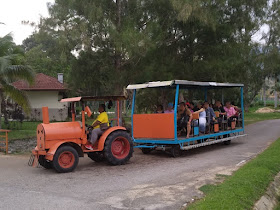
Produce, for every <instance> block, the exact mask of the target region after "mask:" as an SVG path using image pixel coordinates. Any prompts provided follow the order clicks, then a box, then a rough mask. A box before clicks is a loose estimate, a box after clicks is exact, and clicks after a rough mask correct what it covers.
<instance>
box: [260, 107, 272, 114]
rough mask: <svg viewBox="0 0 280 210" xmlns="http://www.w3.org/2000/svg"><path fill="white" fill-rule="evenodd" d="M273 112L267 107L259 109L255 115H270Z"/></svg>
mask: <svg viewBox="0 0 280 210" xmlns="http://www.w3.org/2000/svg"><path fill="white" fill-rule="evenodd" d="M272 112H275V109H271V108H269V107H263V108H259V109H258V110H257V111H256V113H272Z"/></svg>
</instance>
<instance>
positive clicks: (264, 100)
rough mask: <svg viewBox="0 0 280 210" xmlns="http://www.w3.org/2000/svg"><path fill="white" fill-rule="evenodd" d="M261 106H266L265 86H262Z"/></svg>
mask: <svg viewBox="0 0 280 210" xmlns="http://www.w3.org/2000/svg"><path fill="white" fill-rule="evenodd" d="M263 105H264V106H266V89H265V84H264V86H263Z"/></svg>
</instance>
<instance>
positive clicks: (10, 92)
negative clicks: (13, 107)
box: [0, 78, 30, 114]
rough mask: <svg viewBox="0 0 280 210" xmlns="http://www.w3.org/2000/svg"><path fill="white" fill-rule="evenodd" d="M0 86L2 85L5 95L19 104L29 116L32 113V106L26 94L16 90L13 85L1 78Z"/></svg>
mask: <svg viewBox="0 0 280 210" xmlns="http://www.w3.org/2000/svg"><path fill="white" fill-rule="evenodd" d="M0 84H1V85H2V89H3V91H4V93H5V95H7V96H9V97H10V98H12V99H13V100H14V101H15V102H17V103H18V104H19V105H20V106H21V107H22V108H23V110H24V111H25V112H26V113H27V114H29V113H30V104H29V100H28V97H27V96H26V94H25V92H23V91H20V90H19V89H17V88H15V87H14V86H13V85H11V84H8V83H7V82H6V81H4V80H2V79H1V78H0Z"/></svg>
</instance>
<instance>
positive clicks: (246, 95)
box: [244, 85, 250, 112]
mask: <svg viewBox="0 0 280 210" xmlns="http://www.w3.org/2000/svg"><path fill="white" fill-rule="evenodd" d="M248 92H249V90H248V86H247V85H245V86H244V109H245V112H249V107H250V102H249V100H248Z"/></svg>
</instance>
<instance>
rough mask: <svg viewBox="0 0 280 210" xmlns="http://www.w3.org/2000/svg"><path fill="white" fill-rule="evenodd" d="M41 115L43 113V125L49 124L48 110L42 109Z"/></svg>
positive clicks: (46, 108)
mask: <svg viewBox="0 0 280 210" xmlns="http://www.w3.org/2000/svg"><path fill="white" fill-rule="evenodd" d="M42 113H43V123H44V124H49V123H50V119H49V108H48V107H46V106H44V107H42Z"/></svg>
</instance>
